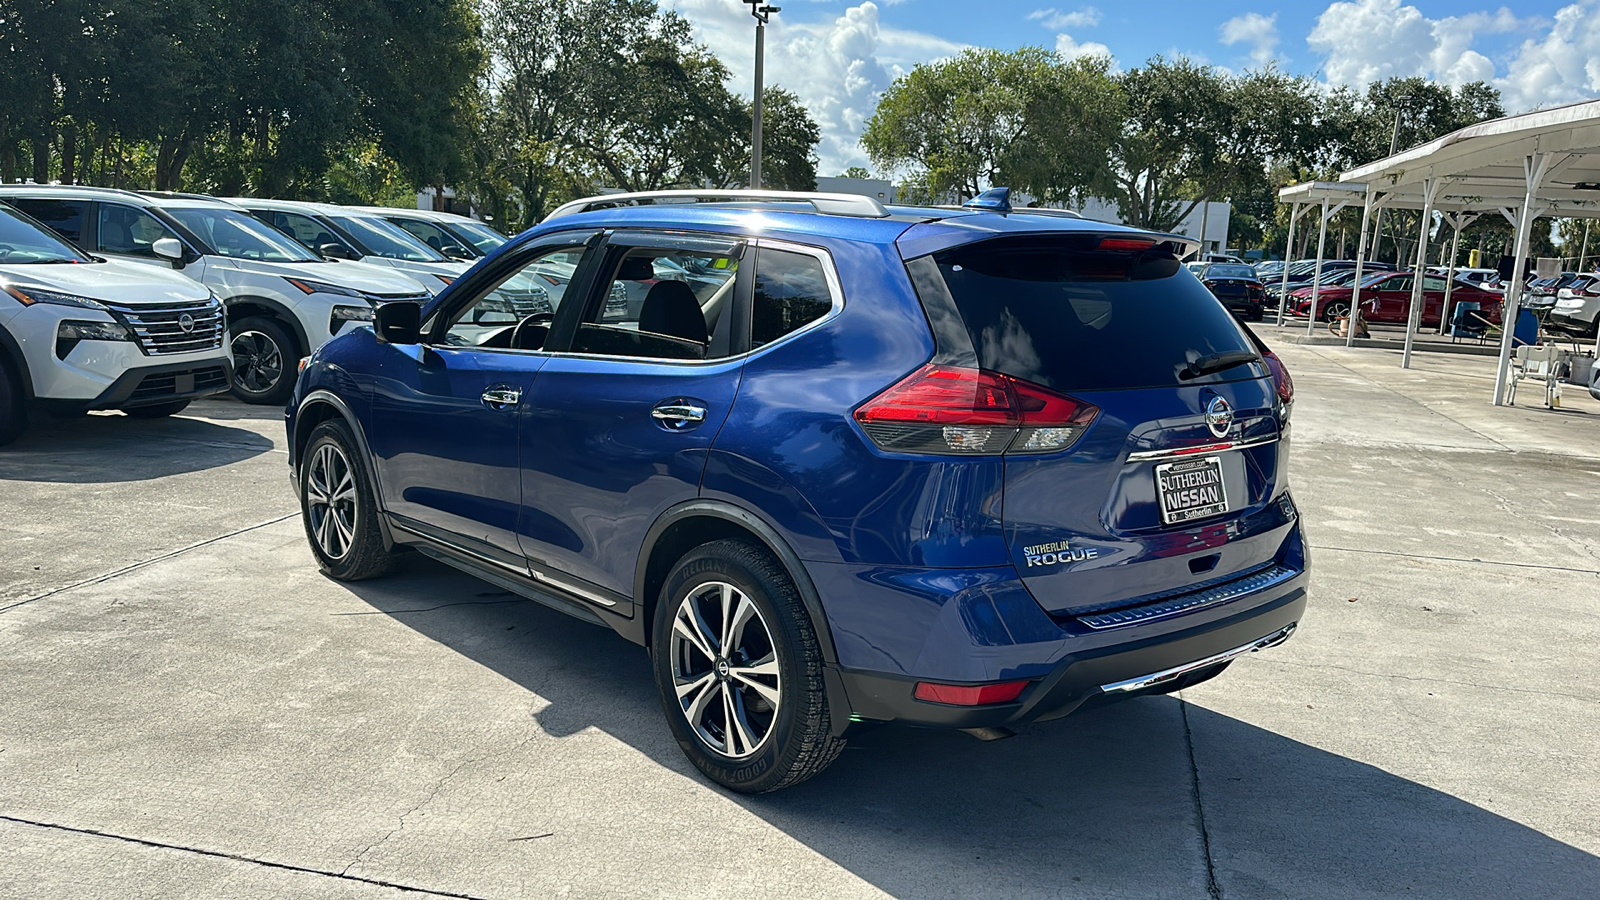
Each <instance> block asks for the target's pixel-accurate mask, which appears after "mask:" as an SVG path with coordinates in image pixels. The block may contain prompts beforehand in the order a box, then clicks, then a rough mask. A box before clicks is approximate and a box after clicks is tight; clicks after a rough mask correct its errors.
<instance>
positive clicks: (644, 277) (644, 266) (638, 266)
mask: <svg viewBox="0 0 1600 900" xmlns="http://www.w3.org/2000/svg"><path fill="white" fill-rule="evenodd" d="M654 262H655V260H654V259H651V258H650V257H648V256H630V257H628V258H627V259H624V260H623V261H622V265H621V267H619V268H618V269H617V280H619V281H649V280H650V279H652V278H654V277H656V269H655V266H654V265H652V263H654Z"/></svg>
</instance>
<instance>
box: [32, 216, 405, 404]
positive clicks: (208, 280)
mask: <svg viewBox="0 0 1600 900" xmlns="http://www.w3.org/2000/svg"><path fill="white" fill-rule="evenodd" d="M0 201H4V202H6V203H10V204H11V205H12V206H15V207H17V208H18V209H20V210H22V211H23V212H25V213H27V214H28V215H30V216H32V217H33V218H35V219H38V220H39V221H41V222H43V223H44V224H46V225H48V226H50V227H51V228H53V229H55V230H56V231H57V232H59V233H60V234H61V235H62V236H64V237H66V238H67V239H68V240H70V241H72V242H73V243H76V244H78V245H79V246H80V247H83V248H84V249H86V250H89V251H90V252H93V253H96V254H100V255H103V256H107V257H110V258H113V259H123V260H130V261H134V262H141V263H145V264H148V265H151V266H160V267H164V268H172V269H177V270H179V271H181V272H183V274H185V275H187V276H189V277H190V278H192V279H194V280H195V281H198V282H200V283H201V284H203V285H205V286H207V287H209V288H210V289H211V291H212V293H214V294H216V295H217V297H218V298H219V299H221V301H222V302H223V304H224V305H226V307H227V311H228V335H229V348H230V351H231V352H232V354H233V363H234V365H233V392H234V395H235V396H237V397H238V398H239V399H241V400H244V401H246V402H249V403H272V404H282V403H283V402H284V401H285V400H287V399H288V397H289V393H290V391H292V390H293V389H294V381H295V377H296V374H297V372H296V370H297V368H298V364H299V360H300V358H301V357H303V356H307V355H309V354H310V353H311V351H312V350H314V349H316V348H317V347H320V346H321V345H322V344H323V342H325V341H327V340H328V339H330V338H331V337H333V336H334V335H335V334H338V333H339V332H340V331H341V330H343V329H344V328H345V327H347V325H348V324H349V323H351V322H367V321H371V319H372V311H373V308H374V306H375V305H376V304H378V303H381V302H385V301H388V300H416V301H423V300H427V299H428V298H429V296H430V294H429V293H428V292H427V291H426V290H424V289H423V287H422V285H420V284H418V283H417V282H416V281H415V280H413V279H411V278H409V277H407V276H406V275H403V274H401V273H400V272H396V271H395V270H393V269H389V268H380V267H378V266H370V265H367V264H365V263H359V262H346V261H342V260H325V259H323V258H322V257H320V256H318V255H317V254H315V253H312V252H311V251H310V250H307V249H306V248H305V247H302V246H301V245H300V244H298V243H296V242H295V241H293V240H291V239H290V238H289V237H288V236H287V235H284V234H283V233H282V232H280V231H278V230H276V229H274V228H272V227H270V226H268V225H266V224H264V223H262V222H261V221H260V220H258V219H256V218H255V217H254V216H252V215H250V214H249V213H247V212H245V211H244V210H242V209H240V208H238V207H236V206H233V205H232V204H229V203H224V202H222V201H219V200H214V199H207V198H203V197H192V196H179V195H145V194H135V193H130V192H128V191H119V190H113V189H110V188H89V187H64V186H52V185H35V184H8V185H0Z"/></svg>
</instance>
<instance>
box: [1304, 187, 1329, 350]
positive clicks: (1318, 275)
mask: <svg viewBox="0 0 1600 900" xmlns="http://www.w3.org/2000/svg"><path fill="white" fill-rule="evenodd" d="M1318 218H1319V219H1320V220H1321V222H1320V224H1318V226H1317V265H1316V268H1314V269H1312V270H1311V306H1310V307H1309V308H1308V309H1307V310H1306V337H1311V336H1312V335H1313V334H1315V333H1316V330H1317V298H1318V297H1319V296H1320V295H1321V293H1322V253H1323V251H1324V250H1326V249H1327V247H1328V198H1327V197H1323V198H1322V215H1320V216H1318Z"/></svg>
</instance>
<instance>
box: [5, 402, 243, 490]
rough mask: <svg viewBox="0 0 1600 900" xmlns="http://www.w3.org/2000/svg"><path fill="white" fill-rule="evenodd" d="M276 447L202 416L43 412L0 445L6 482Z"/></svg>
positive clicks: (142, 475) (117, 473)
mask: <svg viewBox="0 0 1600 900" xmlns="http://www.w3.org/2000/svg"><path fill="white" fill-rule="evenodd" d="M272 449H273V443H272V440H271V439H270V438H267V437H264V436H262V435H260V434H257V433H256V432H254V431H250V430H248V429H245V428H238V427H234V426H231V425H220V424H217V423H214V422H208V421H204V420H201V419H196V418H188V417H185V416H171V417H167V418H161V419H136V418H132V417H130V416H124V415H115V414H113V415H87V416H81V417H78V418H72V419H54V418H48V417H45V416H38V417H36V418H35V419H34V421H33V423H32V424H31V426H30V427H29V429H28V431H27V432H25V433H24V434H23V435H22V437H20V438H18V439H17V440H16V442H14V443H12V444H9V445H7V446H6V447H4V448H0V481H29V482H49V483H57V484H105V483H112V482H125V481H145V480H148V479H152V478H164V477H166V476H168V475H182V474H185V473H188V472H198V471H201V470H203V469H214V468H217V467H219V466H226V465H230V464H232V463H236V462H240V461H243V460H246V459H250V458H251V457H254V456H259V455H261V454H263V453H266V452H268V451H270V450H272Z"/></svg>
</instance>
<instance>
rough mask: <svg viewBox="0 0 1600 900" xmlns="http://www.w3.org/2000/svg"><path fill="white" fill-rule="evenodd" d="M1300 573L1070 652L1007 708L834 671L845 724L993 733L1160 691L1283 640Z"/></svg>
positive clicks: (1296, 602)
mask: <svg viewBox="0 0 1600 900" xmlns="http://www.w3.org/2000/svg"><path fill="white" fill-rule="evenodd" d="M1305 581H1306V577H1305V576H1303V575H1302V576H1301V577H1300V578H1297V579H1295V582H1294V583H1293V584H1292V585H1291V586H1289V587H1287V589H1285V590H1284V591H1282V592H1281V593H1280V594H1279V595H1278V596H1276V597H1274V598H1273V599H1271V600H1268V601H1266V602H1263V603H1258V604H1256V605H1253V606H1250V607H1249V608H1248V609H1244V610H1240V611H1238V612H1236V613H1235V614H1233V615H1229V616H1226V617H1224V618H1221V619H1214V620H1212V621H1209V622H1206V623H1205V624H1202V625H1196V626H1193V627H1190V628H1187V629H1185V630H1182V631H1179V632H1176V633H1167V634H1161V635H1159V636H1154V637H1147V638H1144V639H1138V638H1135V637H1134V635H1133V634H1130V635H1129V637H1130V638H1132V639H1131V640H1130V641H1129V642H1128V643H1125V644H1117V645H1114V646H1109V647H1100V648H1096V649H1093V650H1087V651H1085V652H1082V653H1069V654H1068V655H1067V656H1066V658H1064V659H1062V660H1061V661H1060V662H1058V663H1057V664H1056V665H1055V666H1054V667H1053V668H1052V669H1051V670H1050V671H1049V672H1048V674H1046V675H1044V676H1043V677H1041V678H1037V679H1035V680H1034V681H1033V683H1031V684H1030V685H1029V686H1028V687H1027V689H1025V690H1024V691H1023V692H1022V695H1021V696H1020V697H1018V698H1017V700H1016V702H1014V703H1007V704H997V705H994V706H984V707H964V706H950V705H947V704H942V703H930V702H927V701H922V700H917V699H916V698H915V697H913V696H912V692H913V691H914V690H915V687H916V683H917V681H918V680H919V679H916V678H907V677H901V676H890V675H883V674H878V673H868V672H853V671H848V670H847V671H843V672H841V677H842V681H843V683H844V690H845V693H846V694H847V696H848V697H849V701H850V706H851V711H852V719H853V720H857V721H870V722H900V723H904V724H911V725H925V726H934V727H943V728H992V727H996V726H1015V725H1020V724H1024V723H1027V722H1032V721H1037V720H1042V719H1054V718H1059V717H1061V716H1064V715H1067V714H1068V713H1071V712H1073V711H1075V710H1077V709H1079V708H1080V707H1082V706H1084V705H1086V704H1090V705H1097V704H1099V703H1103V702H1107V701H1110V700H1115V699H1118V698H1122V697H1129V696H1137V695H1138V694H1142V693H1150V692H1153V691H1159V690H1161V689H1162V688H1163V687H1166V686H1169V685H1170V684H1171V682H1172V681H1174V680H1176V679H1177V678H1179V677H1181V676H1182V675H1184V674H1187V673H1188V672H1189V671H1201V670H1204V669H1208V668H1212V667H1215V666H1218V665H1221V664H1223V663H1225V662H1228V661H1230V660H1232V659H1235V658H1237V657H1240V656H1246V655H1248V654H1250V653H1252V652H1254V651H1255V650H1258V649H1266V648H1267V647H1271V646H1276V645H1277V644H1280V643H1282V642H1283V641H1284V640H1287V638H1288V637H1289V635H1290V634H1292V633H1293V631H1294V629H1295V627H1297V626H1298V625H1299V623H1300V619H1301V617H1302V616H1303V615H1304V614H1305V609H1306V590H1305V587H1304V584H1305Z"/></svg>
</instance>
